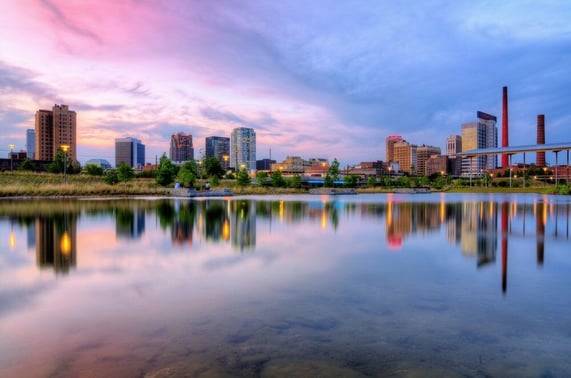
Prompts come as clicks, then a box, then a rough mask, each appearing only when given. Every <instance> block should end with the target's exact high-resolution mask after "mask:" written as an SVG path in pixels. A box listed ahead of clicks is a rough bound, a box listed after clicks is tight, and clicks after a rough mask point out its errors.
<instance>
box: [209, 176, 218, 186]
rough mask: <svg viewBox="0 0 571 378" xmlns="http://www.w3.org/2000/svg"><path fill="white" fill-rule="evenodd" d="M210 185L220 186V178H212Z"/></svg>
mask: <svg viewBox="0 0 571 378" xmlns="http://www.w3.org/2000/svg"><path fill="white" fill-rule="evenodd" d="M210 184H211V185H212V186H219V185H220V179H219V178H218V176H210Z"/></svg>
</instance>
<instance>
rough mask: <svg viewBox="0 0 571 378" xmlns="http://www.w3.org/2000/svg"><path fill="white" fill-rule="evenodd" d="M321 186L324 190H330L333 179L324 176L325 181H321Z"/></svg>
mask: <svg viewBox="0 0 571 378" xmlns="http://www.w3.org/2000/svg"><path fill="white" fill-rule="evenodd" d="M323 186H325V187H326V188H331V187H332V186H333V177H331V175H330V174H329V173H327V174H326V175H325V179H323Z"/></svg>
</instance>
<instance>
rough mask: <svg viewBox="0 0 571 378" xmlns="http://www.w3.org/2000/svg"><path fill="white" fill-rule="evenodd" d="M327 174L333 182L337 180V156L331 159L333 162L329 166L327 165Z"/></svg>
mask: <svg viewBox="0 0 571 378" xmlns="http://www.w3.org/2000/svg"><path fill="white" fill-rule="evenodd" d="M327 174H328V175H329V176H331V179H332V180H333V182H335V181H337V180H339V162H338V161H337V158H335V159H333V162H332V163H331V166H330V167H329V170H328V171H327Z"/></svg>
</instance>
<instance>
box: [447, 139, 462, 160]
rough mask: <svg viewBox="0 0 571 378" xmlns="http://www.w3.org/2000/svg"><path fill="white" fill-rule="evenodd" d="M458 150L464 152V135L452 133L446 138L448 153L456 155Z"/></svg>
mask: <svg viewBox="0 0 571 378" xmlns="http://www.w3.org/2000/svg"><path fill="white" fill-rule="evenodd" d="M458 152H462V137H461V136H460V135H450V136H449V137H448V138H446V155H448V156H449V157H456V154H457V153H458Z"/></svg>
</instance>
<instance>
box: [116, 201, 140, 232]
mask: <svg viewBox="0 0 571 378" xmlns="http://www.w3.org/2000/svg"><path fill="white" fill-rule="evenodd" d="M116 217H117V219H116V232H117V237H118V238H121V237H122V238H124V239H138V238H140V237H141V236H142V235H143V233H144V232H145V210H144V209H134V210H133V209H119V208H118V209H117V213H116Z"/></svg>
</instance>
